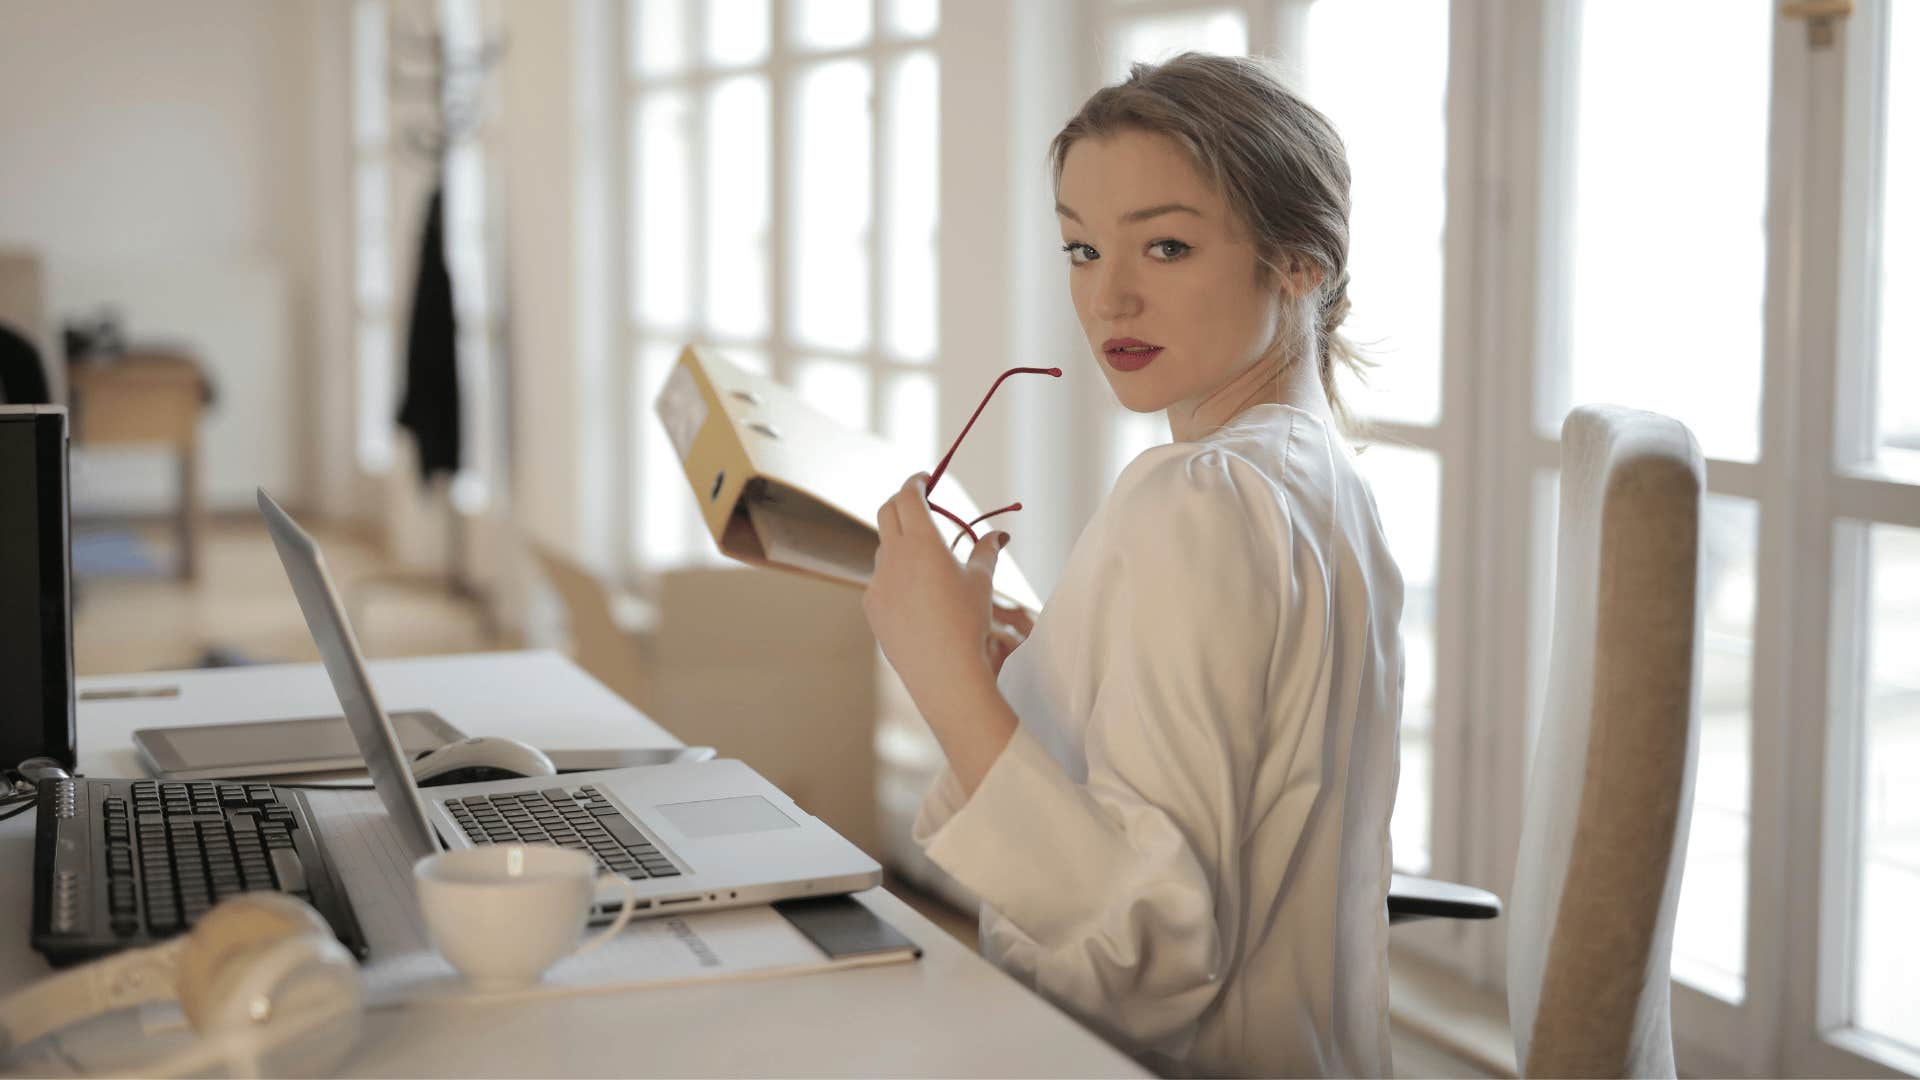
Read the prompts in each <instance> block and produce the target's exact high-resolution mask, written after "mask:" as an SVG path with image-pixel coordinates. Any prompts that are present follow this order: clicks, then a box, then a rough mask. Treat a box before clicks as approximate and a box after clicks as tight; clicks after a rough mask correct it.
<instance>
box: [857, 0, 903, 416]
mask: <svg viewBox="0 0 1920 1080" xmlns="http://www.w3.org/2000/svg"><path fill="white" fill-rule="evenodd" d="M880 8H881V3H880V0H873V28H874V42H875V43H874V44H873V46H872V47H870V48H869V50H868V52H867V54H866V59H867V65H868V70H869V72H870V74H869V75H868V77H867V116H866V121H867V124H868V125H869V127H868V131H869V132H870V137H869V138H868V139H867V169H868V175H869V176H871V177H872V178H873V183H872V185H871V186H870V188H869V189H868V190H869V191H870V192H871V193H872V195H871V202H870V203H869V205H868V209H867V237H866V241H867V356H866V357H865V361H866V369H867V384H868V386H869V387H871V389H872V392H871V393H869V394H868V395H867V429H868V430H869V431H876V432H877V431H883V430H884V429H885V425H884V424H882V423H881V418H880V410H881V409H883V408H884V407H885V405H886V401H887V394H886V391H887V384H886V383H885V382H884V381H883V380H882V379H881V361H882V359H883V357H885V356H886V355H887V344H886V341H885V340H884V338H885V327H886V323H887V312H888V310H889V308H888V306H887V305H888V301H889V299H890V296H889V293H890V292H891V290H890V288H889V287H888V283H889V282H890V281H891V280H892V278H893V275H892V273H891V271H892V269H893V267H892V264H891V260H889V259H888V257H887V256H888V248H887V240H888V238H889V237H890V236H891V235H892V229H893V224H894V223H893V213H892V205H891V204H892V201H893V176H892V170H890V169H888V168H887V163H888V162H890V161H892V160H893V130H892V129H893V125H892V123H891V121H892V119H893V111H894V109H896V108H898V107H899V103H898V102H896V101H895V100H894V99H893V86H892V82H891V77H892V75H893V71H894V68H895V67H896V66H897V64H898V60H897V58H890V57H889V55H888V53H887V52H885V51H883V50H882V49H880V47H879V45H878V41H879V37H880V34H881V32H882V29H883V27H882V21H881V20H882V17H883V16H884V14H885V13H884V12H882V11H881V10H880Z"/></svg>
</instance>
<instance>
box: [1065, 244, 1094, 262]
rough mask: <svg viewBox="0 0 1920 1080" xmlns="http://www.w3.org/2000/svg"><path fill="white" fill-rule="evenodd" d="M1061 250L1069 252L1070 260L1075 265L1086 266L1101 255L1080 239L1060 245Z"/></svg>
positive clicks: (1068, 257)
mask: <svg viewBox="0 0 1920 1080" xmlns="http://www.w3.org/2000/svg"><path fill="white" fill-rule="evenodd" d="M1060 250H1061V251H1064V252H1066V253H1067V259H1068V261H1070V262H1072V263H1073V265H1075V266H1085V265H1086V264H1088V263H1090V262H1092V261H1093V260H1095V259H1097V258H1099V257H1100V253H1099V252H1097V251H1095V250H1093V249H1092V248H1090V247H1088V246H1087V245H1085V244H1083V243H1081V242H1080V241H1078V240H1075V241H1072V242H1071V243H1066V244H1062V245H1060Z"/></svg>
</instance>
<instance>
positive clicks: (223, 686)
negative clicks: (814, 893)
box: [0, 652, 1148, 1076]
mask: <svg viewBox="0 0 1920 1080" xmlns="http://www.w3.org/2000/svg"><path fill="white" fill-rule="evenodd" d="M373 675H374V680H375V683H376V686H377V689H378V691H379V693H380V696H381V701H382V704H384V705H385V706H386V707H387V708H389V709H404V708H414V707H421V708H432V709H434V710H435V711H437V712H438V713H440V715H442V716H444V717H446V718H447V719H448V720H449V721H451V722H452V723H453V724H454V725H455V726H456V727H458V728H460V729H461V730H462V731H465V732H466V733H467V734H469V735H510V736H514V737H517V738H521V739H525V740H528V741H530V742H533V743H535V744H536V745H539V746H542V747H545V748H554V749H561V748H587V747H597V746H636V747H644V746H675V745H679V743H678V740H676V739H674V738H673V737H672V736H671V735H669V734H667V732H666V731H664V730H662V729H661V728H660V727H659V726H658V725H657V724H654V723H653V722H652V721H650V720H648V719H647V718H646V717H645V716H643V715H641V714H640V713H639V712H636V711H635V710H634V709H633V708H632V707H631V706H630V705H628V704H627V703H626V702H625V701H623V700H621V699H620V698H619V697H617V696H615V695H614V694H613V693H612V692H611V691H609V690H607V689H606V688H605V687H603V686H601V685H600V684H599V683H597V682H595V681H594V680H593V679H591V678H590V677H588V676H587V675H586V673H585V672H582V671H581V670H580V669H579V668H577V667H575V666H574V665H573V664H572V663H571V662H569V661H568V660H566V659H565V658H564V657H561V656H558V655H556V654H553V653H545V652H522V653H497V654H487V655H474V656H458V657H441V658H434V659H426V660H392V661H383V662H379V663H375V664H374V665H373ZM148 686H176V687H178V688H179V690H180V693H179V695H178V696H177V697H160V698H135V699H129V700H119V701H91V702H82V703H81V705H80V715H79V741H80V768H81V770H82V771H83V772H85V773H87V774H90V775H93V776H102V777H127V776H141V775H144V773H143V772H142V771H141V770H140V768H139V766H138V764H137V763H136V761H135V758H134V755H133V751H132V749H131V737H132V733H133V731H134V730H135V729H136V728H142V727H157V726H167V725H176V724H189V723H210V722H216V721H227V720H243V719H261V718H274V717H294V716H321V715H330V714H333V715H337V714H338V713H339V702H338V701H337V700H336V699H335V698H334V696H333V690H332V687H331V686H330V685H329V684H328V683H327V680H326V677H325V674H324V673H323V672H322V670H321V668H320V665H318V664H300V665H288V666H278V667H258V668H234V669H225V670H218V671H194V672H180V673H168V674H155V675H139V676H113V677H97V678H87V679H82V680H80V689H81V691H82V692H83V693H84V692H86V691H90V690H104V689H115V688H122V687H148ZM720 749H721V752H722V753H725V752H726V748H725V747H721V748H720ZM32 836H33V815H32V814H30V813H29V814H23V815H21V816H20V817H18V818H15V819H14V820H12V821H9V822H6V823H4V824H0V865H4V866H7V867H9V868H19V870H20V871H22V872H17V873H8V874H4V875H0V927H11V928H12V929H11V930H0V987H6V988H8V989H12V988H14V987H17V986H20V985H23V984H24V983H25V982H26V981H27V980H29V979H32V978H37V977H38V976H40V975H42V974H44V973H45V972H46V971H48V970H49V969H48V967H47V965H46V963H45V961H43V960H42V959H41V958H40V957H39V955H38V954H37V953H34V952H33V951H32V950H31V949H30V948H29V947H28V944H27V927H28V922H29V919H30V911H31V908H32V903H33V894H32V883H31V880H30V875H29V874H27V873H25V872H24V871H25V870H26V868H27V867H30V866H32V865H33V848H32ZM863 899H865V900H867V901H868V902H869V903H870V904H871V905H872V906H873V908H874V909H875V910H876V911H878V912H879V913H880V914H881V915H882V916H883V917H885V918H886V919H887V920H888V921H889V922H891V923H893V925H894V926H896V927H898V928H899V929H900V930H901V931H902V932H903V933H905V934H906V935H907V936H908V937H910V938H912V939H913V940H914V941H915V942H917V943H919V945H920V946H921V947H922V948H923V949H924V950H925V951H926V955H925V957H924V958H923V959H921V960H920V961H919V962H918V963H913V964H895V965H890V966H886V967H876V968H864V969H854V970H848V971H835V972H823V973H820V974H813V975H801V976H795V977H791V978H783V979H767V980H757V981H749V982H734V983H719V984H714V985H712V986H694V987H675V988H667V989H660V990H643V991H633V992H623V993H618V994H606V995H595V996H589V997H579V998H568V999H564V1000H554V1001H551V1002H549V1001H538V1002H534V1003H531V1004H521V1005H515V1006H511V1007H508V1006H500V1007H490V1008H475V1009H463V1010H453V1009H444V1008H443V1009H386V1010H376V1011H374V1012H373V1013H371V1014H369V1016H368V1020H367V1030H366V1038H365V1041H364V1042H363V1044H362V1045H361V1047H360V1048H359V1050H358V1051H357V1052H356V1053H355V1055H354V1056H353V1058H352V1060H351V1061H349V1063H348V1065H347V1069H348V1075H367V1076H426V1075H455V1076H607V1075H618V1076H644V1075H672V1076H709V1075H781V1076H848V1075H858V1076H1013V1075H1019V1076H1144V1075H1148V1074H1146V1073H1143V1072H1142V1071H1141V1070H1140V1069H1139V1067H1138V1066H1136V1065H1135V1064H1134V1063H1133V1061H1132V1060H1131V1059H1129V1058H1127V1057H1126V1056H1124V1055H1122V1054H1120V1053H1119V1052H1117V1051H1115V1050H1114V1049H1113V1048H1112V1047H1110V1046H1108V1045H1107V1044H1106V1043H1105V1042H1104V1041H1102V1040H1101V1039H1100V1038H1098V1037H1097V1036H1095V1035H1093V1034H1091V1033H1090V1032H1088V1031H1087V1030H1086V1029H1085V1028H1082V1027H1081V1026H1080V1025H1079V1024H1078V1023H1076V1022H1075V1021H1073V1020H1072V1019H1070V1018H1068V1017H1067V1016H1066V1015H1065V1014H1064V1013H1061V1012H1060V1011H1059V1010H1057V1009H1055V1008H1054V1007H1053V1006H1051V1005H1049V1004H1047V1003H1046V1002H1045V1001H1043V1000H1041V999H1040V998H1039V997H1037V996H1035V995H1033V994H1032V993H1030V992H1028V991H1027V990H1026V988H1025V987H1022V986H1021V985H1020V984H1018V983H1016V982H1015V981H1014V980H1012V979H1011V978H1009V977H1007V976H1006V975H1004V974H1002V973H1001V972H1000V971H999V970H997V969H996V968H994V967H993V966H992V965H990V964H988V963H986V962H985V961H983V960H981V959H980V958H979V957H978V956H977V955H976V954H975V953H974V952H973V950H972V949H970V948H968V947H967V946H965V945H963V944H961V943H960V942H957V941H955V940H954V939H953V938H951V937H949V936H948V935H947V934H946V933H945V932H944V931H942V930H940V929H939V928H938V927H936V926H934V925H933V924H932V923H930V922H928V921H927V920H926V919H924V918H922V917H921V916H920V915H919V914H917V913H916V912H915V911H914V910H913V909H912V908H909V907H908V906H907V905H905V904H903V903H901V902H900V901H899V900H898V899H896V898H895V897H893V896H892V895H890V894H888V893H887V892H886V891H885V890H884V889H874V890H872V891H870V892H868V893H866V894H864V895H863Z"/></svg>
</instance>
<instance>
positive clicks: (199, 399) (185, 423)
mask: <svg viewBox="0 0 1920 1080" xmlns="http://www.w3.org/2000/svg"><path fill="white" fill-rule="evenodd" d="M68 373H69V377H70V379H71V380H72V399H73V441H74V443H75V444H76V445H79V446H85V447H97V446H130V445H163V446H168V447H171V448H172V449H173V452H174V455H175V458H176V461H177V463H178V466H179V475H180V495H179V508H178V510H177V511H176V512H175V515H174V519H175V529H176V532H177V535H178V537H179V544H180V562H179V567H180V577H181V579H182V580H185V581H191V580H193V579H194V578H195V577H196V576H197V575H198V574H199V570H200V526H201V497H200V464H199V462H200V413H201V410H202V409H204V408H205V406H206V379H205V377H204V376H203V375H202V374H201V371H200V365H199V363H198V362H197V361H195V360H194V359H193V358H192V357H191V356H188V355H185V354H183V353H169V352H157V351H151V352H132V353H128V354H126V355H124V356H120V357H116V358H114V359H112V360H104V361H82V362H79V363H76V364H74V365H72V366H71V367H70V368H68Z"/></svg>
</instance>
